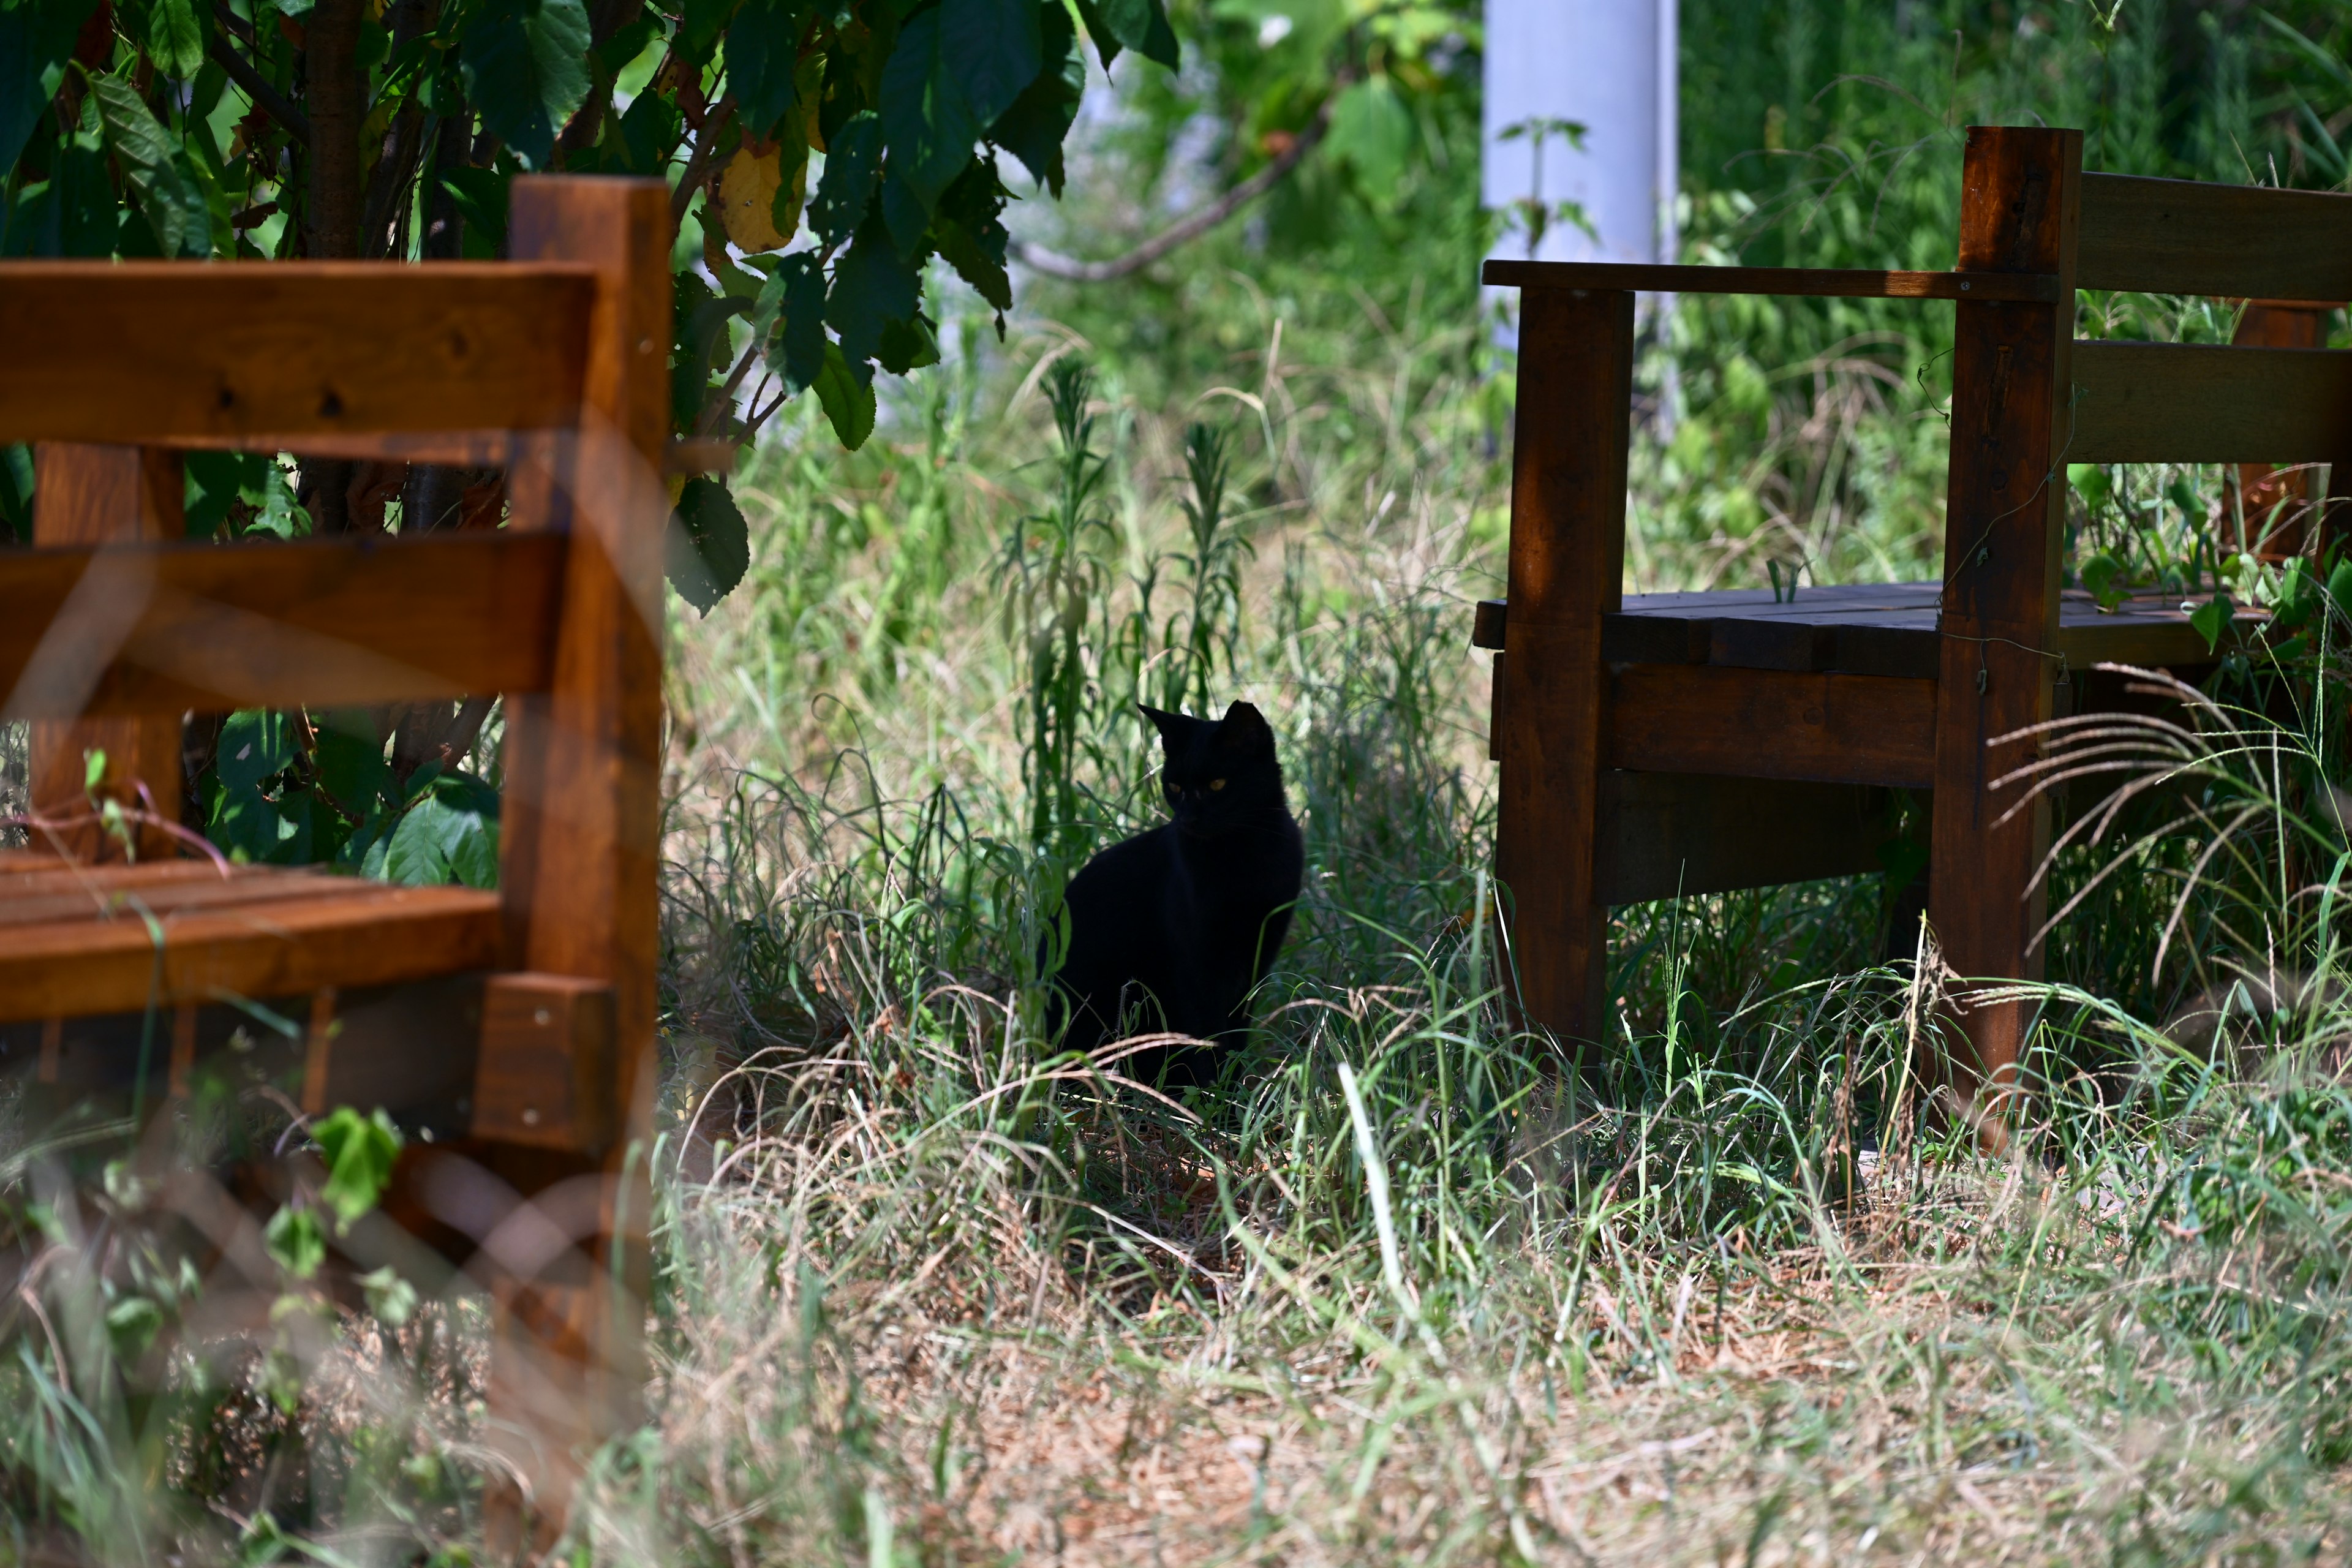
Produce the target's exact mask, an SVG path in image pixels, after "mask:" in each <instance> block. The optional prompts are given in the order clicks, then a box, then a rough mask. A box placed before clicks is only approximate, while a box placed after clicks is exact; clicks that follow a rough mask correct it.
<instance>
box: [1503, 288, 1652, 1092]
mask: <svg viewBox="0 0 2352 1568" xmlns="http://www.w3.org/2000/svg"><path fill="white" fill-rule="evenodd" d="M1632 406H1633V295H1632V294H1631V293H1628V292H1624V291H1622V290H1607V291H1603V290H1587V289H1528V290H1526V292H1525V293H1523V294H1522V295H1521V296H1520V308H1519V377H1518V411H1517V421H1516V424H1515V426H1514V430H1513V437H1512V440H1513V447H1512V455H1511V563H1510V606H1511V612H1510V618H1509V619H1508V621H1507V623H1506V624H1505V626H1504V633H1503V637H1504V649H1505V651H1504V657H1503V659H1502V661H1501V668H1507V670H1508V671H1509V677H1510V686H1509V690H1508V693H1507V696H1506V697H1505V699H1504V700H1503V701H1502V703H1501V710H1502V723H1501V731H1500V735H1499V740H1500V750H1501V754H1502V763H1503V790H1502V798H1501V801H1500V803H1499V804H1500V814H1499V820H1498V821H1497V823H1496V834H1495V859H1496V879H1497V880H1499V881H1500V882H1501V883H1502V885H1503V888H1504V889H1505V892H1506V894H1507V899H1508V901H1509V910H1510V924H1509V930H1510V934H1511V948H1510V957H1511V960H1512V963H1513V964H1514V966H1515V968H1516V970H1517V981H1518V997H1519V1006H1520V1009H1521V1011H1522V1014H1523V1016H1525V1017H1526V1019H1527V1020H1528V1022H1529V1023H1532V1024H1538V1025H1541V1026H1545V1027H1548V1028H1549V1029H1550V1030H1551V1031H1552V1032H1553V1033H1554V1034H1556V1035H1557V1036H1559V1039H1560V1041H1561V1043H1562V1044H1563V1046H1564V1047H1566V1048H1567V1049H1568V1050H1569V1051H1570V1052H1571V1053H1573V1052H1576V1051H1577V1050H1578V1049H1579V1048H1580V1047H1592V1046H1597V1045H1599V1044H1600V1043H1601V1041H1603V1040H1604V1039H1605V1038H1606V1037H1607V1034H1608V1020H1607V1007H1606V998H1605V995H1604V989H1605V984H1606V980H1607V970H1608V935H1609V910H1608V908H1607V907H1606V906H1605V905H1602V904H1600V903H1598V902H1596V901H1595V899H1594V886H1593V847H1594V843H1595V825H1596V821H1597V813H1598V811H1599V807H1600V789H1601V706H1602V702H1603V700H1604V690H1603V683H1604V681H1605V680H1606V679H1607V671H1606V670H1605V669H1604V668H1602V667H1601V617H1602V616H1605V615H1607V614H1609V613H1610V612H1611V611H1612V610H1615V609H1616V608H1617V607H1618V605H1619V604H1620V603H1621V602H1622V592H1623V578H1624V572H1625V461H1626V445H1627V441H1628V439H1629V437H1630V435H1631V419H1632Z"/></svg>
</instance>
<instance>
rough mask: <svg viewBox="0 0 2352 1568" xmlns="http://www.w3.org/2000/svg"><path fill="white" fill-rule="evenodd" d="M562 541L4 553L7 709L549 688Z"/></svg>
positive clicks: (129, 708) (48, 713)
mask: <svg viewBox="0 0 2352 1568" xmlns="http://www.w3.org/2000/svg"><path fill="white" fill-rule="evenodd" d="M565 548H566V542H565V540H564V538H563V536H562V535H560V534H551V533H541V534H522V533H507V532H503V531H499V532H483V533H466V534H437V535H426V536H424V537H420V538H415V539H386V538H383V537H381V536H373V535H353V536H348V537H345V538H341V539H331V540H304V541H297V542H291V543H277V542H269V543H253V544H236V545H211V544H158V545H129V546H117V547H113V548H109V549H102V550H87V549H84V550H33V551H24V552H5V553H0V717H5V718H8V719H74V718H81V717H99V716H107V715H121V714H137V713H173V714H176V713H182V712H185V711H188V710H197V711H222V710H230V709H236V708H262V707H278V708H284V707H294V706H298V705H300V706H308V707H312V708H332V707H350V706H358V705H362V704H367V703H378V702H396V701H414V700H425V699H432V698H452V697H465V696H473V695H478V694H488V693H493V692H502V691H540V690H544V689H546V688H547V686H548V683H549V681H550V679H551V675H552V662H553V658H554V653H553V650H554V639H555V624H556V616H557V610H558V605H559V603H560V599H561V590H562V571H563V562H564V552H565ZM68 607H70V608H71V609H72V611H73V616H72V618H71V620H70V623H69V624H58V622H59V620H60V612H61V611H62V610H65V609H67V608H68ZM53 625H54V626H55V627H56V631H55V635H54V637H53V636H52V635H51V633H52V626H53Z"/></svg>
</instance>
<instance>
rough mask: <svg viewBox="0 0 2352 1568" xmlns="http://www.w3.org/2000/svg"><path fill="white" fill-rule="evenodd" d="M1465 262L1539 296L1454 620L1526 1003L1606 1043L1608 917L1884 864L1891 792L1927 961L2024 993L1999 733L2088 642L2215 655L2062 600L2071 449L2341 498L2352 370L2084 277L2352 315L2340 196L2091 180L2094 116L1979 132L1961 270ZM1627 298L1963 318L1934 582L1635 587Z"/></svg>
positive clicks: (2172, 657) (2005, 1069) (2010, 1059)
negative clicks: (1913, 815) (1492, 770)
mask: <svg viewBox="0 0 2352 1568" xmlns="http://www.w3.org/2000/svg"><path fill="white" fill-rule="evenodd" d="M1485 277H1486V281H1487V282H1489V283H1496V284H1516V285H1517V286H1519V287H1520V288H1521V289H1523V290H1524V292H1523V294H1522V296H1521V311H1520V325H1519V331H1520V340H1519V368H1518V406H1517V427H1516V443H1517V444H1516V448H1515V451H1514V456H1513V468H1512V486H1511V544H1510V578H1509V586H1508V597H1507V600H1505V601H1489V602H1488V603H1486V604H1485V605H1481V606H1480V610H1479V616H1478V623H1477V627H1476V630H1475V635H1474V638H1473V640H1474V642H1475V644H1476V646H1479V647H1487V648H1493V649H1496V650H1497V655H1498V656H1497V658H1496V700H1495V722H1494V741H1495V752H1496V756H1497V757H1498V758H1499V760H1500V762H1501V763H1502V795H1501V801H1500V822H1499V826H1498V831H1497V834H1496V878H1497V879H1498V881H1499V882H1500V883H1501V884H1502V885H1503V886H1504V888H1505V889H1507V893H1508V899H1509V904H1510V914H1511V926H1510V930H1511V933H1512V941H1513V948H1512V956H1513V959H1514V960H1515V963H1516V966H1517V985H1518V994H1519V997H1520V1000H1521V1004H1522V1005H1523V1008H1524V1011H1525V1014H1526V1016H1528V1017H1530V1018H1531V1019H1533V1020H1535V1021H1536V1022H1538V1023H1540V1024H1543V1025H1546V1026H1549V1027H1550V1028H1552V1029H1553V1030H1555V1031H1556V1032H1557V1033H1558V1035H1559V1037H1560V1038H1561V1039H1562V1040H1563V1041H1564V1042H1570V1043H1571V1044H1573V1043H1585V1044H1595V1045H1597V1044H1598V1043H1599V1042H1601V1041H1603V1040H1605V1039H1606V1037H1607V1034H1608V1019H1607V1017H1606V1015H1605V1012H1604V1005H1605V998H1604V995H1603V975H1604V959H1605V953H1604V944H1605V940H1606V933H1607V930H1608V918H1609V909H1610V906H1611V905H1612V904H1620V903H1629V902H1633V901H1636V900H1646V899H1655V898H1663V897H1670V896H1673V895H1674V894H1675V892H1676V891H1677V890H1679V891H1681V892H1686V893H1705V892H1716V891H1723V890H1727V889H1734V888H1742V887H1756V886H1767V885H1771V884H1774V883H1779V882H1788V881H1796V880H1801V879H1809V878H1814V877H1825V876H1832V875H1843V874H1851V873H1854V872H1860V871H1864V870H1870V869H1874V868H1875V866H1876V863H1877V862H1876V858H1875V851H1876V847H1877V841H1878V840H1879V839H1880V838H1881V837H1883V836H1884V834H1885V813H1884V811H1883V810H1882V804H1883V796H1880V795H1874V794H1873V793H1872V792H1883V791H1885V790H1890V789H1903V790H1913V791H1931V792H1932V794H1933V805H1932V811H1931V816H1932V828H1931V841H1930V845H1929V853H1930V877H1931V881H1930V885H1929V893H1928V910H1929V915H1930V919H1931V923H1932V925H1933V927H1934V930H1935V933H1936V937H1937V941H1938V942H1940V943H1941V946H1942V950H1943V953H1944V956H1945V958H1946V960H1947V961H1948V963H1950V964H1951V965H1952V966H1953V968H1954V969H1955V970H1956V971H1957V972H1958V973H1960V974H1963V975H1967V976H1971V977H1983V978H2008V979H2012V980H2014V979H2029V978H2034V977H2037V976H2038V975H2039V973H2040V972H2041V965H2042V954H2041V951H2040V948H2039V946H2038V944H2037V943H2036V942H2035V940H2034V938H2035V933H2036V932H2037V931H2038V930H2039V928H2040V926H2041V924H2042V914H2043V910H2042V899H2041V895H2040V891H2039V889H2038V888H2035V887H2034V885H2033V881H2032V879H2033V874H2034V871H2035V868H2036V867H2037V866H2038V865H2039V864H2040V862H2041V860H2042V857H2043V855H2044V853H2045V851H2046V849H2047V847H2048V844H2049V832H2050V829H2049V822H2048V814H2047V809H2046V805H2044V806H2042V807H2040V808H2037V809H2035V810H2032V811H2028V812H2023V813H2020V814H2018V815H2016V816H2011V817H2010V818H2009V820H2008V821H2007V822H2006V823H2004V822H2003V821H2002V820H2001V819H2002V817H2003V816H2004V814H2005V813H2007V812H2008V811H2009V808H2010V806H2011V805H2013V804H2014V795H2013V792H2011V793H2009V794H1996V792H1995V791H1994V789H1993V782H1994V781H1995V780H1996V779H1998V778H2000V776H2001V775H2003V774H2004V773H2009V772H2010V771H2011V769H2012V768H2013V767H2015V766H2016V765H2018V764H2019V763H2021V762H2022V761H2024V760H2026V758H2025V754H2024V752H2023V751H2022V743H2021V742H2010V743H2009V744H2007V745H2005V746H2004V745H2002V744H2000V743H1999V742H2000V741H2001V738H2002V737H2006V736H2011V735H2014V734H2016V733H2017V732H2018V731H2022V730H2024V729H2026V728H2027V727H2028V726H2030V725H2032V724H2036V723H2039V722H2041V721H2044V720H2047V719H2050V718H2051V717H2053V712H2055V711H2057V708H2056V704H2057V703H2058V701H2059V700H2061V698H2062V697H2063V698H2066V699H2068V700H2074V699H2079V698H2081V697H2082V696H2083V695H2084V693H2085V692H2086V690H2089V689H2092V687H2091V684H2090V683H2086V682H2085V681H2084V679H2083V677H2084V672H2085V671H2086V670H2087V669H2088V668H2089V667H2090V666H2092V665H2093V664H2095V663H2097V662H2099V661H2102V660H2114V661H2119V662H2127V663H2131V664H2137V665H2142V666H2168V667H2176V668H2184V667H2196V666H2209V665H2210V663H2211V662H2212V658H2213V655H2212V654H2211V652H2210V651H2209V649H2208V647H2207V645H2206V643H2205V641H2204V639H2203V637H2201V636H2200V634H2199V633H2198V632H2197V631H2196V630H2195V629H2194V628H2193V627H2191V626H2189V625H2188V624H2187V617H2186V616H2185V615H2184V614H2183V613H2182V611H2181V608H2180V606H2179V601H2178V600H2177V599H2176V600H2174V601H2172V602H2170V603H2164V602H2160V601H2158V600H2156V599H2154V598H2152V597H2143V598H2139V599H2135V600H2134V601H2132V602H2131V603H2129V604H2127V605H2125V606H2124V607H2123V608H2122V609H2121V610H2119V611H2118V612H2116V613H2115V614H2109V615H2103V614H2100V613H2099V612H2098V609H2097V606H2096V605H2094V604H2093V603H2092V602H2091V601H2090V599H2089V597H2088V596H2087V595H2084V594H2083V593H2081V592H2080V591H2076V590H2063V589H2062V583H2063V575H2062V563H2061V561H2060V554H2061V551H2062V549H2063V541H2064V536H2065V534H2064V525H2065V495H2066V480H2065V465H2067V464H2069V463H2115V462H2154V461H2175V462H2202V463H2242V462H2252V463H2270V462H2275V461H2280V460H2283V459H2300V460H2305V461H2332V462H2334V464H2335V467H2334V468H2333V473H2334V476H2335V479H2334V482H2333V484H2332V486H2331V489H2332V491H2333V493H2334V494H2335V495H2339V496H2340V495H2342V494H2344V493H2345V492H2346V491H2347V490H2352V354H2347V353H2331V352H2328V351H2326V350H2321V349H2316V348H2280V347H2262V346H2219V345H2216V346H2181V345H2176V344H2155V343H2136V342H2076V341H2075V340H2074V320H2075V294H2076V290H2077V289H2112V290H2129V291H2139V292H2147V293H2158V294H2189V295H2216V296H2227V297H2230V298H2232V299H2255V300H2271V301H2283V300H2284V301H2333V300H2344V299H2347V298H2352V197H2347V196H2341V195H2320V194H2315V193H2309V192H2299V191H2278V190H2266V189H2252V188H2242V187H2234V186H2223V185H2210V184H2196V183H2192V182H2184V181H2172V180H2150V179H2135V178H2126V177H2123V176H2118V175H2112V174H2084V173H2083V172H2082V135H2081V132H2074V131H2052V130H2040V129H2028V128H2020V127H2008V126H2004V127H1981V126H1980V127H1975V128H1972V129H1971V130H1970V131H1969V133H1968V146H1967V153H1966V161H1965V164H1964V170H1963V185H1962V197H1961V216H1960V234H1959V256H1958V268H1956V269H1955V270H1953V271H1950V272H1927V273H1921V272H1855V271H1806V270H1796V269H1771V268H1698V267H1629V266H1608V265H1599V264H1560V263H1540V262H1515V261H1489V262H1488V263H1487V264H1486V270H1485ZM1635 289H1667V290H1673V291H1675V292H1676V293H1681V294H1697V293H1754V294H1780V295H1846V296H1859V297H1870V298H1890V299H1894V298H1899V299H1917V300H1951V301H1953V302H1954V305H1953V309H1954V310H1955V311H1956V312H1957V327H1958V331H1957V333H1956V339H1957V342H1956V347H1955V349H1954V353H1953V357H1952V401H1951V409H1950V422H1951V429H1952V442H1951V458H1950V470H1949V507H1948V514H1947V518H1946V522H1945V530H1946V541H1947V543H1946V552H1945V566H1944V575H1943V578H1942V580H1941V581H1940V582H1931V583H1910V584H1893V585H1889V586H1878V587H1843V588H1839V587H1832V588H1813V587H1807V588H1805V589H1804V590H1803V591H1801V593H1798V594H1797V595H1795V596H1794V598H1793V600H1792V601H1789V602H1775V601H1776V600H1777V599H1778V598H1779V595H1777V594H1774V593H1772V592H1770V591H1768V590H1765V589H1756V590H1752V591H1735V592H1728V593H1712V594H1654V595H1639V596H1635V597H1631V598H1628V597H1625V596H1623V595H1622V592H1621V584H1622V577H1623V560H1624V534H1625V482H1626V449H1627V440H1628V435H1629V429H1630V413H1629V410H1630V403H1631V391H1632V379H1631V378H1632V372H1633V290H1635ZM2077 706H2083V704H2082V703H2081V702H2078V703H2077ZM1759 781H1761V782H1759ZM2029 889H2032V891H2029ZM2030 1021H2031V1007H2030V1005H2028V1004H2025V1003H2021V1002H2017V1001H1990V1002H1984V1001H1981V1000H1979V1002H1978V1003H1977V1004H1976V1005H1969V1000H1968V996H1967V994H1965V993H1964V994H1963V998H1962V1005H1961V1008H1960V1024H1961V1027H1962V1030H1963V1032H1964V1034H1965V1037H1966V1038H1965V1045H1964V1048H1963V1049H1961V1050H1960V1051H1959V1052H1958V1053H1957V1056H1958V1058H1961V1059H1958V1060H1957V1061H1956V1063H1955V1068H1956V1072H1957V1074H1958V1076H1959V1077H1960V1079H1962V1081H1961V1082H1960V1083H1959V1084H1958V1085H1957V1086H1956V1087H1958V1088H1959V1089H1961V1090H1962V1091H1963V1092H1964V1093H1967V1092H1970V1091H1981V1090H1983V1089H1988V1088H1989V1089H1991V1090H1992V1091H1993V1092H1996V1093H1997V1092H2001V1091H2002V1090H2004V1089H2005V1088H2006V1086H2007V1085H2008V1084H2009V1082H2010V1081H2011V1080H2012V1079H2013V1078H2014V1074H2015V1071H2016V1062H2017V1058H2018V1054H2019V1050H2020V1048H2021V1044H2022V1040H2023V1035H2024V1031H2025V1030H2026V1028H2027V1027H2028V1026H2029V1024H2030Z"/></svg>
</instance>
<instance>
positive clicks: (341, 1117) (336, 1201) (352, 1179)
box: [310, 1105, 400, 1234]
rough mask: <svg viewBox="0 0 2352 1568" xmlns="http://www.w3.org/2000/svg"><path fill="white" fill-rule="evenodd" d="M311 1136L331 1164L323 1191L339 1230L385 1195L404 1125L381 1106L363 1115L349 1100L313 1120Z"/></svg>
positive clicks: (398, 1155) (321, 1189)
mask: <svg viewBox="0 0 2352 1568" xmlns="http://www.w3.org/2000/svg"><path fill="white" fill-rule="evenodd" d="M310 1139H311V1142H315V1143H316V1144H318V1145H319V1152H320V1155H321V1156H322V1157H323V1158H324V1159H325V1161H326V1164H327V1184H326V1185H325V1186H323V1187H321V1188H320V1189H319V1195H320V1197H321V1198H323V1199H325V1200H326V1204H327V1206H328V1207H329V1208H331V1209H333V1210H334V1211H335V1217H336V1220H337V1222H338V1223H337V1225H336V1227H335V1228H336V1231H337V1233H338V1234H340V1233H341V1231H342V1230H343V1229H344V1228H346V1227H348V1226H350V1225H351V1223H352V1221H353V1220H355V1219H357V1218H359V1217H360V1215H363V1214H365V1213H367V1212H368V1210H370V1209H372V1208H373V1207H375V1205H376V1200H377V1199H378V1198H380V1197H382V1196H383V1189H384V1185H385V1184H386V1183H388V1182H390V1181H391V1180H392V1165H393V1162H394V1160H396V1159H398V1158H399V1157H400V1129H398V1128H396V1127H394V1125H393V1124H392V1118H391V1117H389V1116H386V1115H385V1114H384V1113H383V1110H381V1109H379V1110H376V1111H375V1112H374V1113H373V1115H369V1116H362V1115H361V1114H360V1113H359V1112H358V1111H356V1110H352V1108H351V1107H350V1106H348V1105H346V1106H343V1107H341V1108H340V1109H338V1110H336V1111H335V1112H334V1113H333V1114H332V1115H331V1116H329V1117H327V1118H326V1119H325V1120H324V1121H319V1122H316V1123H314V1124H313V1125H312V1126H311V1128H310Z"/></svg>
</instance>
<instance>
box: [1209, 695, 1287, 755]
mask: <svg viewBox="0 0 2352 1568" xmlns="http://www.w3.org/2000/svg"><path fill="white" fill-rule="evenodd" d="M1217 749H1218V750H1220V751H1223V752H1236V753H1239V754H1243V755H1247V754H1249V753H1251V752H1271V751H1273V750H1274V730H1273V727H1272V726H1270V725H1268V724H1267V723H1266V721H1265V714H1263V713H1261V712H1259V711H1258V710H1256V709H1255V708H1254V707H1252V706H1251V705H1250V704H1249V703H1246V702H1236V703H1234V705H1233V706H1232V707H1230V708H1228V709H1226V710H1225V717H1224V721H1223V723H1222V724H1220V725H1219V726H1218V729H1217Z"/></svg>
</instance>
